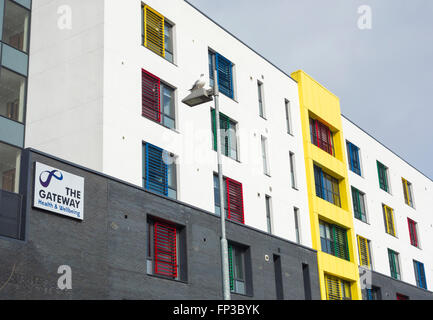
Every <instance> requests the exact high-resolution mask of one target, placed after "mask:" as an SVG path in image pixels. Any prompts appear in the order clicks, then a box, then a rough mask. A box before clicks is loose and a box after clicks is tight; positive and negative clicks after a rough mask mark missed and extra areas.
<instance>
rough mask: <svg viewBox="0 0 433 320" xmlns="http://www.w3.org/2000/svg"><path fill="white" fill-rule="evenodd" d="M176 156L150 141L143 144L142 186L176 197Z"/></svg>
mask: <svg viewBox="0 0 433 320" xmlns="http://www.w3.org/2000/svg"><path fill="white" fill-rule="evenodd" d="M176 175H177V173H176V158H175V156H174V155H173V154H170V153H168V152H167V151H165V150H162V149H161V148H159V147H156V146H154V145H152V144H150V143H144V144H143V188H145V189H146V190H151V191H153V192H156V193H159V194H162V195H164V196H168V197H170V198H173V199H176V198H177V179H176Z"/></svg>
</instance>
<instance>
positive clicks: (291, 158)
mask: <svg viewBox="0 0 433 320" xmlns="http://www.w3.org/2000/svg"><path fill="white" fill-rule="evenodd" d="M289 162H290V180H291V183H292V188H293V189H296V188H297V183H296V169H295V168H296V166H295V154H294V153H293V152H290V153H289Z"/></svg>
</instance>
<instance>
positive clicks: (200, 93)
mask: <svg viewBox="0 0 433 320" xmlns="http://www.w3.org/2000/svg"><path fill="white" fill-rule="evenodd" d="M212 64H213V70H212V72H213V79H214V84H213V90H212V96H213V98H214V100H215V131H216V148H217V162H218V183H219V190H220V192H219V199H218V201H219V204H220V220H221V264H222V279H223V283H222V285H223V286H222V289H223V297H224V300H230V299H231V297H230V279H229V261H228V244H227V238H226V224H225V210H224V198H223V190H224V189H223V170H222V162H221V129H220V110H219V88H218V80H217V76H218V75H217V70H216V58H215V55H213V57H212ZM209 101H212V98H211V97H209V92H208V91H206V90H204V89H202V88H201V89H197V90H195V91H194V90H193V91H192V92H191V94H190V95H189V96H187V97H186V98H185V99H184V100H182V102H184V103H185V104H187V105H189V106H191V107H193V106H196V105H199V104H202V103H205V102H209Z"/></svg>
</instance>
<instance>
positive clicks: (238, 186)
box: [226, 178, 244, 223]
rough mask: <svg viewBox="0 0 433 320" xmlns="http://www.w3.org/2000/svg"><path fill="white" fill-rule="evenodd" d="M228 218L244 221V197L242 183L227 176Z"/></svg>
mask: <svg viewBox="0 0 433 320" xmlns="http://www.w3.org/2000/svg"><path fill="white" fill-rule="evenodd" d="M226 184H227V206H228V218H229V220H233V221H236V222H239V223H244V199H243V195H242V183H240V182H237V181H235V180H233V179H230V178H226Z"/></svg>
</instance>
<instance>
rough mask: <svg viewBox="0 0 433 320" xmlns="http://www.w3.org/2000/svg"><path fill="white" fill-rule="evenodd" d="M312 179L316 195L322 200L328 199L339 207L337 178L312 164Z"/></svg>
mask: <svg viewBox="0 0 433 320" xmlns="http://www.w3.org/2000/svg"><path fill="white" fill-rule="evenodd" d="M314 179H315V185H316V195H317V196H318V197H319V198H322V199H323V200H326V201H329V202H331V203H333V204H335V205H336V206H338V207H341V201H340V190H339V187H338V180H337V179H335V178H334V177H332V176H330V175H329V174H327V173H325V172H323V170H322V169H321V168H320V167H318V166H317V165H314Z"/></svg>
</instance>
